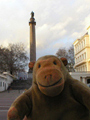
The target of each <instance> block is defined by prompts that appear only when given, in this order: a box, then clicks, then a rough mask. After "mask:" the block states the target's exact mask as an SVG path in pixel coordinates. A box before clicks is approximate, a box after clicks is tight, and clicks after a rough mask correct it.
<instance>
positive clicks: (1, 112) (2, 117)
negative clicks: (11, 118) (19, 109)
mask: <svg viewBox="0 0 90 120" xmlns="http://www.w3.org/2000/svg"><path fill="white" fill-rule="evenodd" d="M23 92H24V90H10V91H4V92H0V120H7V112H8V109H9V108H10V106H11V104H12V103H13V101H14V100H15V99H16V98H17V97H18V96H19V95H21V94H22V93H23Z"/></svg>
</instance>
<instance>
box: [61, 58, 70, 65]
mask: <svg viewBox="0 0 90 120" xmlns="http://www.w3.org/2000/svg"><path fill="white" fill-rule="evenodd" d="M60 60H61V61H62V62H63V64H64V65H65V66H66V65H67V64H68V61H67V59H66V58H60Z"/></svg>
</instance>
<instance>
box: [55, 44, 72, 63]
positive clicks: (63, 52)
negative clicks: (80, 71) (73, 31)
mask: <svg viewBox="0 0 90 120" xmlns="http://www.w3.org/2000/svg"><path fill="white" fill-rule="evenodd" d="M56 55H57V57H59V58H61V57H65V58H67V60H68V63H72V64H74V47H73V45H72V46H70V48H69V49H66V48H60V49H59V50H58V51H57V52H56Z"/></svg>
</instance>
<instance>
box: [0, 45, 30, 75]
mask: <svg viewBox="0 0 90 120" xmlns="http://www.w3.org/2000/svg"><path fill="white" fill-rule="evenodd" d="M0 53H1V54H0V58H1V60H0V66H1V67H0V69H1V70H3V71H10V73H11V74H13V73H15V72H17V71H23V70H25V67H26V66H27V63H28V62H27V61H28V57H27V52H26V50H25V47H24V45H23V44H22V43H18V44H9V45H8V47H7V48H4V47H0Z"/></svg>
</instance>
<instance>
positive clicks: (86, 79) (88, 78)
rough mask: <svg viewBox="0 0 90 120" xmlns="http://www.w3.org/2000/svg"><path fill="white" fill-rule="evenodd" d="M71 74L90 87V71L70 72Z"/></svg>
mask: <svg viewBox="0 0 90 120" xmlns="http://www.w3.org/2000/svg"><path fill="white" fill-rule="evenodd" d="M69 74H70V75H71V76H72V77H73V78H74V79H77V80H79V81H81V82H83V83H85V84H86V85H87V86H89V87H90V72H70V73H69Z"/></svg>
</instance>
